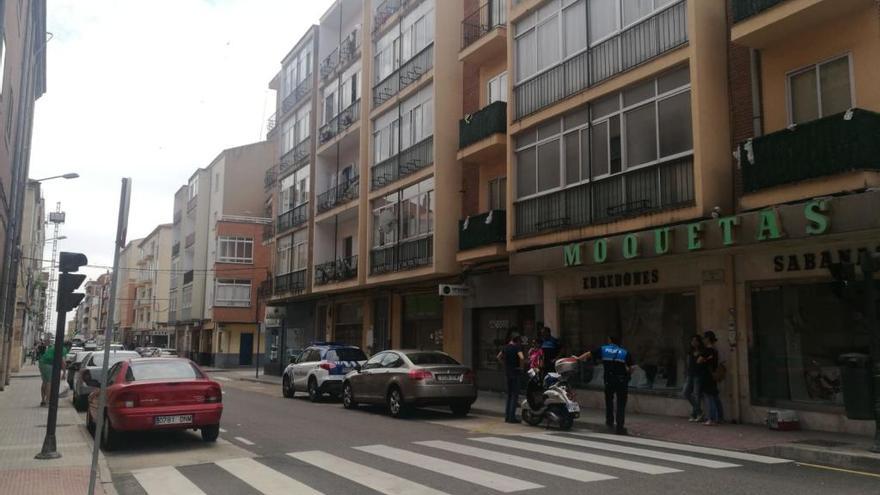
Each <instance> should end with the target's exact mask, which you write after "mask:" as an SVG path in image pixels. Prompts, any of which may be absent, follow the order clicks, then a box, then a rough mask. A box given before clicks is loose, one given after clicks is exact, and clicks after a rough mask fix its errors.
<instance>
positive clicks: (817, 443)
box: [791, 440, 850, 447]
mask: <svg viewBox="0 0 880 495" xmlns="http://www.w3.org/2000/svg"><path fill="white" fill-rule="evenodd" d="M791 443H799V444H802V445H813V446H815V447H843V446H844V445H850V444H848V443H846V442H835V441H834V440H796V441H794V442H791Z"/></svg>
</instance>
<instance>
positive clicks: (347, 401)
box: [342, 383, 358, 409]
mask: <svg viewBox="0 0 880 495" xmlns="http://www.w3.org/2000/svg"><path fill="white" fill-rule="evenodd" d="M357 406H358V404H357V402H355V401H354V393H353V392H352V390H351V383H346V384H345V385H343V386H342V407H344V408H346V409H355V408H357Z"/></svg>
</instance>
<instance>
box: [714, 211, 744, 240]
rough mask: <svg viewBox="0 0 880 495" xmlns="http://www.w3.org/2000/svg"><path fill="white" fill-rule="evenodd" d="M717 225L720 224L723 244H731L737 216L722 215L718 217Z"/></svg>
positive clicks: (737, 223)
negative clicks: (722, 216)
mask: <svg viewBox="0 0 880 495" xmlns="http://www.w3.org/2000/svg"><path fill="white" fill-rule="evenodd" d="M718 225H720V226H721V237H722V239H723V242H724V245H725V246H730V245H732V244H733V227H734V226H736V225H739V217H737V216H732V217H724V218H719V219H718Z"/></svg>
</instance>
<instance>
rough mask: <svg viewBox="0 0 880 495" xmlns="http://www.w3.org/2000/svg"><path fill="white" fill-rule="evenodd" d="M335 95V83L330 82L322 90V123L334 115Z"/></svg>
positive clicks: (335, 110) (335, 111)
mask: <svg viewBox="0 0 880 495" xmlns="http://www.w3.org/2000/svg"><path fill="white" fill-rule="evenodd" d="M337 97H338V95H337V94H336V85H333V84H331V85H330V86H328V87H327V88H326V89H325V90H324V124H326V123H327V122H328V121H330V119H332V118H333V117H336V113H337V109H336V102H337Z"/></svg>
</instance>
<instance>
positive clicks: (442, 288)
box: [439, 284, 471, 296]
mask: <svg viewBox="0 0 880 495" xmlns="http://www.w3.org/2000/svg"><path fill="white" fill-rule="evenodd" d="M439 292H440V295H441V296H468V295H470V293H471V288H470V287H468V286H467V285H453V284H440V285H439Z"/></svg>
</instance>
